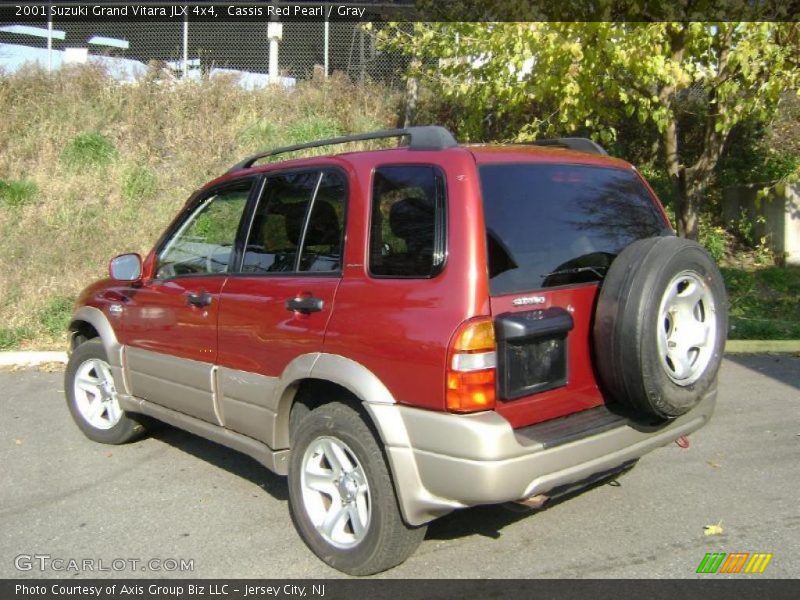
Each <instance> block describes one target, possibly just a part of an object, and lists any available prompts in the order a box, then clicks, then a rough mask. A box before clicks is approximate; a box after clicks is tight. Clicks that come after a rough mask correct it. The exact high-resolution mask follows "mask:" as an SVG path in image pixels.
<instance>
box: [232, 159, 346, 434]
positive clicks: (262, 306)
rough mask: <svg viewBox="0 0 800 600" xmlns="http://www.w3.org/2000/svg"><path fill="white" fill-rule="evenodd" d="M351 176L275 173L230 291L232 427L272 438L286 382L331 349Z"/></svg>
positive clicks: (329, 171) (330, 171)
mask: <svg viewBox="0 0 800 600" xmlns="http://www.w3.org/2000/svg"><path fill="white" fill-rule="evenodd" d="M346 197H347V179H346V175H345V174H344V172H342V171H340V170H338V169H335V168H327V167H326V168H308V169H302V170H292V171H285V172H277V173H272V174H270V175H268V176H267V177H266V178H265V181H264V184H263V192H262V193H261V197H260V199H259V201H258V204H257V206H256V208H255V211H254V212H253V216H252V221H251V223H250V224H249V227H248V233H247V242H246V245H245V249H244V253H243V257H242V261H241V264H240V265H239V266H238V268H237V272H236V273H232V274H231V276H230V277H229V278H228V280H227V281H226V282H225V285H224V287H223V289H222V293H221V302H220V316H219V356H218V359H217V363H218V365H219V369H218V374H217V377H218V382H219V402H220V409H221V413H222V418H223V421H224V424H225V426H226V427H227V428H229V429H232V430H233V431H237V432H239V433H242V434H245V435H248V436H250V437H254V438H257V439H261V440H263V441H265V442H267V443H271V442H272V432H273V428H274V422H275V418H276V411H277V406H276V404H275V403H276V401H277V399H275V398H274V397H273V393H272V392H273V390H274V386H275V384H276V383H277V378H278V377H280V375H281V374H282V373H283V371H284V369H285V368H286V367H287V365H288V364H289V363H290V362H291V361H292V360H294V359H295V358H297V357H298V356H301V355H303V354H310V353H314V352H319V351H321V349H322V345H323V341H324V335H325V329H326V325H327V323H328V319H329V318H330V315H331V311H332V310H333V304H334V297H335V294H336V289H337V287H338V285H339V281H340V278H341V272H342V256H343V254H342V252H343V244H344V225H345V205H346Z"/></svg>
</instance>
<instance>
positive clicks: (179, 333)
mask: <svg viewBox="0 0 800 600" xmlns="http://www.w3.org/2000/svg"><path fill="white" fill-rule="evenodd" d="M253 183H254V180H253V179H246V180H241V181H237V182H235V183H232V184H227V185H224V186H220V187H218V188H215V189H214V190H212V191H210V192H208V193H207V194H205V195H204V196H203V197H201V198H200V199H198V201H196V202H195V203H194V204H193V207H192V208H191V209H190V210H189V211H187V213H186V216H185V218H183V219H182V220H181V221H179V222H178V223H177V224H176V226H175V228H174V230H173V232H172V233H171V235H169V236H168V237H167V238H166V240H165V242H164V243H163V244H162V246H161V247H160V248H159V250H158V253H157V257H156V265H155V270H154V276H153V278H152V279H151V280H149V281H145V282H144V283H143V285H142V286H141V287H139V288H138V289H136V290H135V291H133V292H132V293H131V294H130V297H129V301H128V302H127V303H126V304H125V308H124V313H123V320H124V329H125V337H126V344H127V347H126V353H127V364H128V376H129V381H130V385H131V391H132V392H133V395H135V396H137V397H139V398H144V399H146V400H149V401H151V402H154V403H156V404H161V405H163V406H165V407H167V408H170V409H173V410H176V411H179V412H182V413H184V414H187V415H191V416H194V417H198V418H200V419H203V420H205V421H210V422H212V423H218V419H217V416H216V413H215V410H214V403H213V395H212V383H211V373H212V368H213V365H214V362H215V361H216V358H217V317H218V315H219V300H220V292H221V290H222V286H223V284H224V282H225V279H226V278H227V276H228V270H229V268H230V266H231V264H232V261H233V260H234V257H235V256H236V252H235V243H236V237H237V231H238V229H239V227H240V222H241V220H242V216H243V213H244V210H245V206H246V204H247V201H248V197H249V195H250V191H251V188H252V187H253Z"/></svg>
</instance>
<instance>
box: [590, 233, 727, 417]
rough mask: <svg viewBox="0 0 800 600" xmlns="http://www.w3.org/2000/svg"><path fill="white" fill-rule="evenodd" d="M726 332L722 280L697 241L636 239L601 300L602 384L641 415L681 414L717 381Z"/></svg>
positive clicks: (598, 352)
mask: <svg viewBox="0 0 800 600" xmlns="http://www.w3.org/2000/svg"><path fill="white" fill-rule="evenodd" d="M727 327H728V318H727V298H726V294H725V285H724V283H723V280H722V275H721V274H720V272H719V269H718V268H717V266H716V264H715V263H714V260H713V259H712V258H711V257H710V256H709V255H708V253H707V252H706V251H705V250H704V249H703V248H702V247H701V246H700V245H699V244H697V243H695V242H692V241H689V240H685V239H682V238H677V237H672V236H670V237H658V238H648V239H643V240H639V241H636V242H634V243H632V244H631V245H629V246H628V247H626V248H625V249H624V250H623V251H622V252H621V253H620V254H619V256H617V258H616V259H615V260H614V262H613V263H612V264H611V267H610V268H609V271H608V274H607V275H606V277H605V280H604V282H603V286H602V289H601V291H600V295H599V297H598V302H597V311H596V314H595V324H594V351H595V356H596V364H597V371H598V373H597V374H598V377H599V379H600V382H601V386H602V387H603V389H604V391H605V392H606V393H607V394H608V395H609V397H610V398H611V399H613V400H614V401H617V402H620V403H622V404H623V405H626V406H628V407H630V408H632V409H634V410H636V411H638V412H640V413H644V414H646V415H650V416H654V417H657V418H659V419H669V418H674V417H677V416H680V415H682V414H684V413H686V412H687V411H689V410H690V409H691V408H693V407H694V406H695V405H696V404H697V403H698V402H700V400H701V399H702V398H703V396H704V395H705V393H706V392H707V391H708V390H709V388H710V387H711V386H712V384H713V383H714V381H715V380H716V377H717V371H718V370H719V366H720V362H721V360H722V353H723V350H724V346H725V336H726V332H727Z"/></svg>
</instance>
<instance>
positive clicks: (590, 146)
mask: <svg viewBox="0 0 800 600" xmlns="http://www.w3.org/2000/svg"><path fill="white" fill-rule="evenodd" d="M523 143H524V144H533V145H534V146H557V147H559V148H567V149H568V150H575V151H577V152H586V153H588V154H599V155H601V156H608V152H606V150H605V148H603V147H602V146H601V145H600V144H598V143H597V142H593V141H592V140H590V139H589V138H579V137H567V138H553V139H550V140H534V141H532V142H523Z"/></svg>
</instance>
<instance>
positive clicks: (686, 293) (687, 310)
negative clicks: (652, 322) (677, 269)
mask: <svg viewBox="0 0 800 600" xmlns="http://www.w3.org/2000/svg"><path fill="white" fill-rule="evenodd" d="M658 316H659V322H658V327H657V331H658V334H657V339H658V352H659V357H660V359H661V366H662V367H663V369H664V372H665V373H666V374H667V376H669V378H670V379H671V380H672V381H673V382H675V383H676V384H678V385H680V386H687V385H691V384H693V383H694V382H695V381H697V380H698V379H699V378H700V377H701V376H702V375H703V373H704V372H705V370H706V367H707V366H708V363H709V362H710V361H711V357H712V356H713V355H714V348H715V346H716V339H717V319H716V308H715V306H714V298H713V295H712V294H711V290H710V289H709V287H708V284H707V283H706V282H705V281H704V280H703V278H702V277H700V276H699V275H698V274H697V273H695V272H694V271H682V272H681V273H678V274H677V275H676V276H675V277H673V278H672V281H670V282H669V285H668V286H667V289H666V291H665V292H664V296H663V297H662V299H661V305H660V307H659V311H658Z"/></svg>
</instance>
